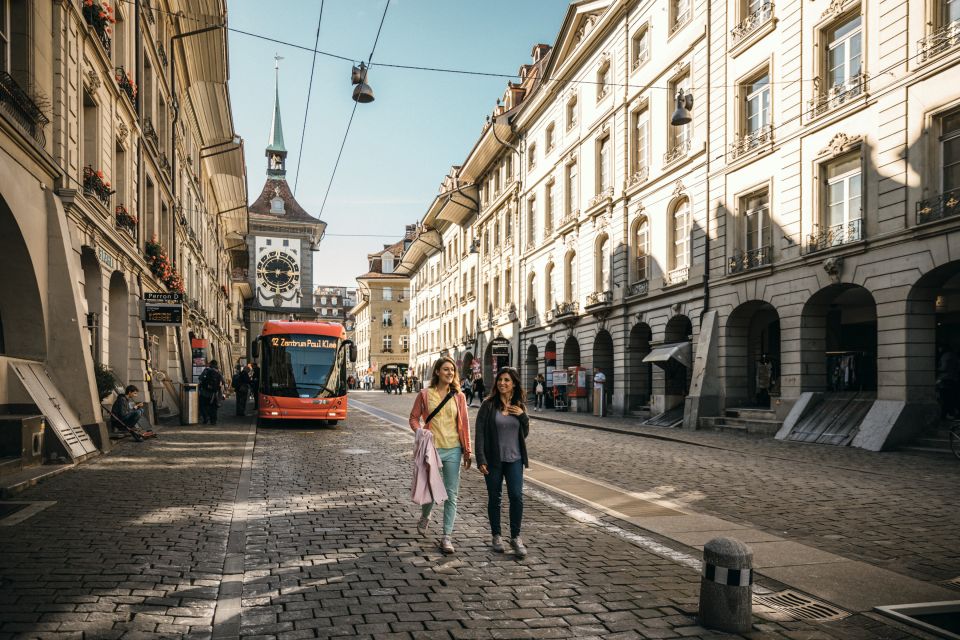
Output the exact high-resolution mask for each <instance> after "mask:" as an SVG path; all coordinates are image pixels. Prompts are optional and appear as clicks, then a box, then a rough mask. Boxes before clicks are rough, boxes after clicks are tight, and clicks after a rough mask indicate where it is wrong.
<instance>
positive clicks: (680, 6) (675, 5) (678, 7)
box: [670, 0, 691, 33]
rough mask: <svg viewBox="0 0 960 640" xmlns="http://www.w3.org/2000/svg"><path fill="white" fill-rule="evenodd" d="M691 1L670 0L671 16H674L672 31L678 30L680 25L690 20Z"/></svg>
mask: <svg viewBox="0 0 960 640" xmlns="http://www.w3.org/2000/svg"><path fill="white" fill-rule="evenodd" d="M690 3H691V0H671V1H670V13H671V14H672V16H671V17H672V18H673V20H672V21H671V27H670V33H673V32H675V31H677V30H678V29H680V27H682V26H683V25H685V24H686V23H687V22H689V21H690V17H691V10H690Z"/></svg>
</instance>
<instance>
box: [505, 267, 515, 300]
mask: <svg viewBox="0 0 960 640" xmlns="http://www.w3.org/2000/svg"><path fill="white" fill-rule="evenodd" d="M512 302H513V269H510V268H508V269H507V270H506V272H504V275H503V306H507V305H509V304H511V303H512Z"/></svg>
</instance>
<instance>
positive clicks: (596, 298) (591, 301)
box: [587, 291, 613, 307]
mask: <svg viewBox="0 0 960 640" xmlns="http://www.w3.org/2000/svg"><path fill="white" fill-rule="evenodd" d="M611 304H613V291H594V292H593V293H591V294H589V295H588V296H587V307H598V306H608V305H611Z"/></svg>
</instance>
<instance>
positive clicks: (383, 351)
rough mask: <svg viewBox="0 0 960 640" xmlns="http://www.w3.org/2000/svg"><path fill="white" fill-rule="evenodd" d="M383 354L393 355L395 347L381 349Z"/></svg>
mask: <svg viewBox="0 0 960 640" xmlns="http://www.w3.org/2000/svg"><path fill="white" fill-rule="evenodd" d="M381 353H393V347H384V348H383V349H381Z"/></svg>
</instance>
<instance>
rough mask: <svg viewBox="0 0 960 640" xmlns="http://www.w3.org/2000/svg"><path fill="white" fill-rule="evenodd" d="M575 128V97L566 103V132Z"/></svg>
mask: <svg viewBox="0 0 960 640" xmlns="http://www.w3.org/2000/svg"><path fill="white" fill-rule="evenodd" d="M575 126H577V96H576V95H574V96H573V97H571V98H570V100H568V101H567V131H569V130H570V129H573V128H574V127H575Z"/></svg>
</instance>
